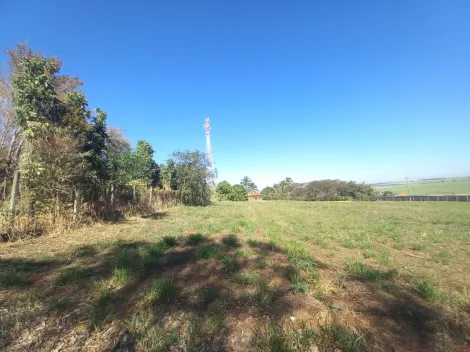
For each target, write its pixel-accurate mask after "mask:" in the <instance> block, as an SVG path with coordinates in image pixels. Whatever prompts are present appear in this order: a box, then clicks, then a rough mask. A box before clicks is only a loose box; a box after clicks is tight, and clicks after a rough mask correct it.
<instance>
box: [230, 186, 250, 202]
mask: <svg viewBox="0 0 470 352" xmlns="http://www.w3.org/2000/svg"><path fill="white" fill-rule="evenodd" d="M228 199H229V200H231V201H236V202H239V201H247V200H248V192H247V191H246V189H245V187H243V186H242V185H233V186H232V188H231V190H230V195H229V198H228Z"/></svg>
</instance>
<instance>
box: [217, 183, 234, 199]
mask: <svg viewBox="0 0 470 352" xmlns="http://www.w3.org/2000/svg"><path fill="white" fill-rule="evenodd" d="M231 191H232V185H231V184H230V183H229V182H227V181H221V182H219V183H218V184H217V187H216V188H215V193H217V195H218V196H219V199H220V200H228V199H229V198H230V193H231Z"/></svg>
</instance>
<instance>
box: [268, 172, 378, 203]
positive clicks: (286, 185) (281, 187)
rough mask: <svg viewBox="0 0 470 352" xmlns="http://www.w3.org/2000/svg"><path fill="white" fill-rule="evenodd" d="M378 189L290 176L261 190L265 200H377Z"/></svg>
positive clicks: (338, 181) (335, 181)
mask: <svg viewBox="0 0 470 352" xmlns="http://www.w3.org/2000/svg"><path fill="white" fill-rule="evenodd" d="M375 197H376V191H375V190H374V188H373V187H372V186H370V185H367V184H364V183H356V182H354V181H349V182H346V181H340V180H321V181H312V182H308V183H294V182H293V181H292V179H291V178H290V177H287V178H286V179H285V180H282V181H281V182H279V183H276V184H274V185H273V186H272V187H265V188H264V189H263V190H262V191H261V198H262V199H263V200H305V201H341V200H363V201H370V200H375V199H376V198H375Z"/></svg>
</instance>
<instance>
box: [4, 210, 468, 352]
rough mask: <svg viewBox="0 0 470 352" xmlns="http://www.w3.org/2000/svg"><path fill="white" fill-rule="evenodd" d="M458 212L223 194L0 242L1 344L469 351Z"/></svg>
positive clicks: (461, 214)
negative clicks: (224, 198) (218, 199)
mask: <svg viewBox="0 0 470 352" xmlns="http://www.w3.org/2000/svg"><path fill="white" fill-rule="evenodd" d="M469 215H470V204H468V203H433V202H430V203H388V202H378V203H375V202H360V203H359V202H357V203H355V202H336V203H335V202H289V201H278V202H274V201H273V202H264V201H259V202H241V203H233V202H231V203H229V202H222V203H217V204H214V205H212V206H209V207H200V208H194V207H179V208H175V209H171V210H169V211H166V212H161V213H156V214H152V215H151V216H149V217H145V218H132V219H129V220H128V221H125V222H121V223H116V224H103V225H96V226H94V227H91V228H84V229H80V230H76V231H72V232H69V233H63V234H55V235H47V236H43V237H38V238H35V239H31V240H26V241H23V242H17V243H3V244H0V325H1V326H2V328H1V329H0V349H5V350H11V351H23V350H35V351H52V350H55V349H56V350H64V351H75V350H77V351H79V350H80V351H81V350H87V351H103V350H112V348H113V346H115V345H116V343H118V344H120V346H121V347H122V346H123V345H125V344H129V345H135V348H136V350H137V351H315V349H314V346H316V347H317V348H318V350H319V351H322V352H324V351H343V352H348V351H368V350H369V351H464V350H468V348H470V341H469V340H468V338H469V336H470V328H469V327H470V277H469V276H470V275H469V268H470V216H469ZM123 332H124V333H123Z"/></svg>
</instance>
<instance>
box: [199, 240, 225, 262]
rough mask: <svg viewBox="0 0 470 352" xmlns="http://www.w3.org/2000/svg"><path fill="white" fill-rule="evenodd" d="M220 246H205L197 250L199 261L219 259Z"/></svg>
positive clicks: (211, 244) (212, 244)
mask: <svg viewBox="0 0 470 352" xmlns="http://www.w3.org/2000/svg"><path fill="white" fill-rule="evenodd" d="M219 252H220V246H219V245H218V244H215V243H210V244H204V245H202V246H200V247H198V248H197V251H196V256H197V258H198V259H209V258H217V257H218V256H219Z"/></svg>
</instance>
